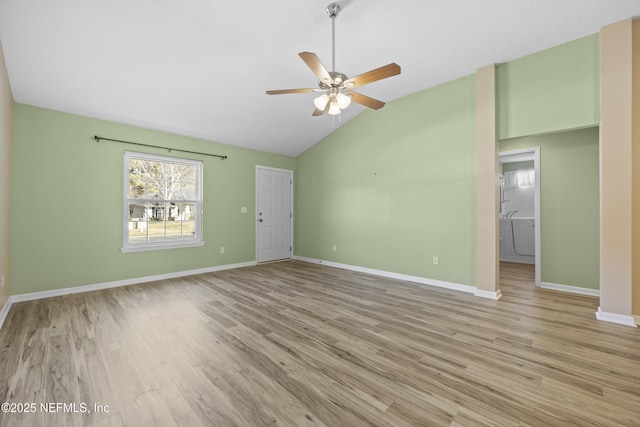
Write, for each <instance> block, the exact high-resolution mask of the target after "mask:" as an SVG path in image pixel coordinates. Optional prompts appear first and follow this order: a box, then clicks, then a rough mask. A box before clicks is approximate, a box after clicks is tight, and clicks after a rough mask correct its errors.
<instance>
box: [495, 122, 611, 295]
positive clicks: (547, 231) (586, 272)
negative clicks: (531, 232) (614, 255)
mask: <svg viewBox="0 0 640 427" xmlns="http://www.w3.org/2000/svg"><path fill="white" fill-rule="evenodd" d="M530 147H540V199H541V200H540V216H541V218H540V224H541V226H542V228H541V229H540V239H541V248H540V249H541V258H542V264H541V265H542V277H541V280H542V281H543V282H548V283H554V284H561V285H569V286H577V287H584V288H591V289H599V287H600V284H599V283H600V192H599V188H600V185H599V128H598V127H593V128H588V129H582V130H575V131H570V132H560V133H554V134H547V135H539V136H531V137H523V138H515V139H510V140H505V141H500V151H511V150H517V149H522V148H530Z"/></svg>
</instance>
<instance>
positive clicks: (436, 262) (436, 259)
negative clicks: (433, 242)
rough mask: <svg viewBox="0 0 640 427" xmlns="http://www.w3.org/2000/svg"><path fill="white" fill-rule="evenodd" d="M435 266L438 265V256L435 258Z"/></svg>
mask: <svg viewBox="0 0 640 427" xmlns="http://www.w3.org/2000/svg"><path fill="white" fill-rule="evenodd" d="M433 265H438V257H437V256H434V257H433Z"/></svg>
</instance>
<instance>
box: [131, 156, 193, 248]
mask: <svg viewBox="0 0 640 427" xmlns="http://www.w3.org/2000/svg"><path fill="white" fill-rule="evenodd" d="M124 170H125V177H124V233H123V235H124V239H123V240H124V244H123V247H122V251H123V252H131V251H146V250H153V249H169V248H176V247H184V246H202V245H203V244H204V242H203V241H202V162H198V161H194V160H185V159H178V158H173V157H165V156H154V155H150V154H141V153H133V152H129V151H127V152H125V154H124Z"/></svg>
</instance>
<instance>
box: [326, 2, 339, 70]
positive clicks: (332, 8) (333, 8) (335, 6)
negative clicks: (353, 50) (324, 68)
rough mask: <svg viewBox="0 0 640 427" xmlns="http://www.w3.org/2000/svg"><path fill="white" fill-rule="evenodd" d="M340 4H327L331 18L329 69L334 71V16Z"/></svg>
mask: <svg viewBox="0 0 640 427" xmlns="http://www.w3.org/2000/svg"><path fill="white" fill-rule="evenodd" d="M340 10H341V8H340V5H339V4H338V3H331V4H330V5H329V6H327V15H329V17H330V18H331V71H334V72H335V71H336V18H337V17H338V14H339V13H340Z"/></svg>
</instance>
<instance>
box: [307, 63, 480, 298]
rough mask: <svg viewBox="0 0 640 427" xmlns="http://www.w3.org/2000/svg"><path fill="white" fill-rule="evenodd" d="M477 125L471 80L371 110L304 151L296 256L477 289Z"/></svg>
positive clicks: (445, 85) (471, 78)
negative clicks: (434, 262) (434, 261)
mask: <svg viewBox="0 0 640 427" xmlns="http://www.w3.org/2000/svg"><path fill="white" fill-rule="evenodd" d="M475 120H476V116H475V76H468V77H464V78H461V79H458V80H455V81H452V82H448V83H446V84H443V85H441V86H438V87H434V88H431V89H428V90H425V91H423V92H419V93H416V94H413V95H410V96H407V97H404V98H401V99H399V100H396V101H394V102H390V103H388V104H387V105H386V106H385V107H384V108H383V109H381V110H378V111H365V112H363V113H362V114H361V115H359V116H358V117H356V118H354V119H353V120H351V121H350V122H349V123H347V124H345V125H344V126H341V127H340V128H338V129H337V130H336V131H335V132H333V133H332V134H331V135H329V136H328V137H327V138H325V139H324V140H322V141H321V142H319V143H318V144H316V145H314V146H313V147H312V148H310V149H309V150H307V151H306V152H305V153H303V154H301V155H300V156H299V157H298V158H297V161H296V170H297V172H296V178H295V185H296V197H295V211H296V223H295V253H296V255H298V256H304V257H309V258H315V259H321V260H327V261H333V262H338V263H344V264H349V265H355V266H360V267H368V268H374V269H380V270H384V271H390V272H395V273H402V274H409V275H415V276H420V277H428V278H431V279H437V280H442V281H448V282H453V283H459V284H465V285H471V286H475V262H476V254H475V247H476V237H475V236H476V229H475V227H476V225H475V223H476V216H475V210H476V199H475V197H476V183H475V176H476V155H475V149H476V148H475V147H476V141H475V129H476V121H475ZM334 245H335V246H336V249H337V250H336V251H335V252H334V251H333V246H334ZM434 256H437V257H438V258H439V263H438V265H434V264H433V257H434Z"/></svg>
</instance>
